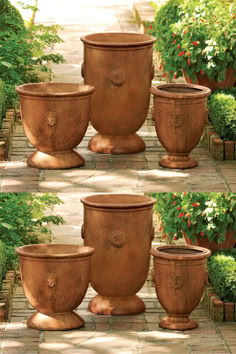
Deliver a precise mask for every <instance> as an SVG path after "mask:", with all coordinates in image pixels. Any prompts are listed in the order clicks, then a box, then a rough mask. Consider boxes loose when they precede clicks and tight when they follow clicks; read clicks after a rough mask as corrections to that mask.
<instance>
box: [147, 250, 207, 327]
mask: <svg viewBox="0 0 236 354" xmlns="http://www.w3.org/2000/svg"><path fill="white" fill-rule="evenodd" d="M151 255H152V256H153V257H154V281H155V288H156V293H157V298H158V300H159V301H160V304H161V306H162V307H163V308H164V309H165V310H166V312H167V314H168V316H167V317H165V318H163V319H162V320H161V322H160V327H162V328H167V329H174V330H187V329H193V328H196V327H197V326H198V324H197V322H196V321H194V320H192V319H191V318H189V315H190V313H191V312H192V311H193V310H194V309H195V308H196V307H197V305H198V304H199V302H200V300H201V297H202V294H203V290H204V286H205V284H206V283H207V278H208V272H207V257H209V256H210V255H211V252H210V251H209V250H207V249H206V248H201V247H196V246H175V245H171V246H160V247H157V248H155V249H152V250H151Z"/></svg>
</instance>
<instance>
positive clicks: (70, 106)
mask: <svg viewBox="0 0 236 354" xmlns="http://www.w3.org/2000/svg"><path fill="white" fill-rule="evenodd" d="M16 91H17V92H18V94H19V100H20V111H21V118H22V124H23V127H24V131H25V134H26V136H27V138H28V139H29V141H30V143H31V144H32V145H34V146H35V147H36V148H37V149H38V150H37V151H36V152H34V153H33V154H32V155H31V156H30V157H29V158H28V160H27V164H28V166H30V167H36V168H45V169H64V168H72V167H79V166H82V165H84V159H83V157H82V156H80V155H79V154H78V153H77V152H76V151H75V150H73V149H74V148H75V147H76V146H77V145H78V144H79V143H80V142H81V140H82V139H83V137H84V134H85V132H86V130H87V127H88V122H89V114H90V101H91V95H92V93H93V91H94V87H92V86H88V85H77V84H70V83H36V84H25V85H21V86H18V87H16Z"/></svg>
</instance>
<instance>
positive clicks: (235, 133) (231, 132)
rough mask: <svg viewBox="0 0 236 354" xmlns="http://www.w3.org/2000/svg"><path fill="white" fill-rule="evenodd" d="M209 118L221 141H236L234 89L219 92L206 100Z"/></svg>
mask: <svg viewBox="0 0 236 354" xmlns="http://www.w3.org/2000/svg"><path fill="white" fill-rule="evenodd" d="M208 110H209V118H210V120H211V122H212V124H213V125H214V128H215V129H216V131H217V133H218V134H219V135H220V137H221V139H222V140H236V88H233V89H231V90H219V91H216V92H215V93H213V94H212V95H211V96H210V97H209V99H208Z"/></svg>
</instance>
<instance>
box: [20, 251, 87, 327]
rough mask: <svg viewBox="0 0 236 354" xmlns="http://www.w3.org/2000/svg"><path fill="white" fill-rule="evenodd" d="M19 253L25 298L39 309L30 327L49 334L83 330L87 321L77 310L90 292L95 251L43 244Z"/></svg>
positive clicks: (32, 318)
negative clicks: (81, 328) (50, 332)
mask: <svg viewBox="0 0 236 354" xmlns="http://www.w3.org/2000/svg"><path fill="white" fill-rule="evenodd" d="M16 252H17V253H18V255H19V260H20V273H21V279H22V285H23V289H24V292H25V296H26V297H27V299H28V301H29V303H30V304H31V305H32V306H33V307H35V308H36V309H37V312H36V313H34V314H33V315H32V316H31V317H30V318H29V319H28V321H27V326H28V327H30V328H35V329H40V330H47V331H48V330H57V331H58V330H66V329H73V328H80V327H83V326H84V320H83V319H82V318H81V317H80V316H79V315H78V314H76V313H75V312H74V311H73V310H74V309H75V308H76V307H77V306H79V305H80V303H81V302H82V300H83V298H84V296H85V293H86V291H87V288H88V284H89V276H90V263H91V256H92V254H93V253H94V249H93V248H91V247H85V246H76V245H64V244H39V245H28V246H22V247H19V248H17V249H16Z"/></svg>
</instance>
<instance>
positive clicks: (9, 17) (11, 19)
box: [0, 0, 25, 34]
mask: <svg viewBox="0 0 236 354" xmlns="http://www.w3.org/2000/svg"><path fill="white" fill-rule="evenodd" d="M24 28H25V25H24V20H23V18H22V16H21V14H20V12H19V11H18V10H17V9H16V8H15V7H14V6H13V5H12V4H11V3H10V1H9V0H0V32H1V33H3V32H5V33H6V34H7V33H8V34H10V33H19V32H21V31H22V30H24Z"/></svg>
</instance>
